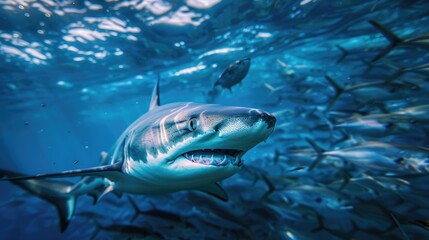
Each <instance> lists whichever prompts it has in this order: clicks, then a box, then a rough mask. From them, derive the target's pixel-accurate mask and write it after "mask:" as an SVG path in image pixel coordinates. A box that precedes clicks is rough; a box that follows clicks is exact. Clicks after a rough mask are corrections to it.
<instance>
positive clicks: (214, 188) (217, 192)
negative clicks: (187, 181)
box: [196, 183, 228, 201]
mask: <svg viewBox="0 0 429 240" xmlns="http://www.w3.org/2000/svg"><path fill="white" fill-rule="evenodd" d="M196 189H197V190H199V191H202V192H205V193H207V194H210V195H212V196H214V197H217V198H219V199H220V200H222V201H228V195H227V194H226V192H225V190H223V188H222V187H221V186H220V185H219V183H213V184H209V185H205V186H200V187H197V188H196Z"/></svg>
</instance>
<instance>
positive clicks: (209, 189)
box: [0, 78, 276, 232]
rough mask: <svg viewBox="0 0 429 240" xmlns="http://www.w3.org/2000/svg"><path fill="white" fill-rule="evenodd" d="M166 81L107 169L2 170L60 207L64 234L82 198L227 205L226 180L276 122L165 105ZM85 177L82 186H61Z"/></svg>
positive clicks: (236, 111) (233, 110)
mask: <svg viewBox="0 0 429 240" xmlns="http://www.w3.org/2000/svg"><path fill="white" fill-rule="evenodd" d="M159 81H160V80H159V78H158V80H157V82H156V85H155V87H154V89H153V93H152V97H151V101H150V106H149V111H148V112H147V113H145V114H143V115H142V116H141V117H140V118H138V119H137V120H136V121H135V122H133V123H132V124H131V125H130V126H129V127H128V128H127V129H126V130H125V131H124V132H123V133H122V135H121V136H120V137H119V138H118V139H117V141H116V142H115V144H114V145H113V147H112V148H111V150H110V151H109V152H102V154H101V160H100V165H99V166H97V167H92V168H86V169H75V170H68V171H63V172H58V173H47V174H38V175H32V176H25V175H22V174H19V173H15V172H11V171H8V170H0V179H1V180H2V181H9V182H11V183H12V184H15V185H17V186H19V187H21V188H23V189H24V190H26V191H28V192H30V193H32V194H33V195H36V196H38V197H40V198H42V199H44V200H46V201H48V202H50V203H52V204H53V205H54V206H55V207H56V208H57V211H58V214H59V219H60V229H61V232H63V231H65V230H66V228H67V226H68V225H69V222H70V220H71V219H72V217H73V213H74V211H75V205H76V200H77V198H78V197H79V196H81V195H89V196H91V197H93V199H94V204H95V203H97V202H98V201H99V200H100V199H101V198H102V197H103V196H105V195H106V194H108V193H115V194H116V195H118V196H121V195H122V194H123V193H129V194H146V195H153V194H165V193H171V192H177V191H182V190H199V191H202V192H205V193H208V194H210V195H213V196H215V197H217V198H219V199H221V200H224V201H227V200H228V195H227V193H226V192H225V191H224V190H223V188H222V187H221V185H220V184H219V182H220V181H222V180H224V179H226V178H228V177H230V176H232V175H233V174H235V173H237V172H238V171H239V170H240V169H241V168H242V166H243V162H244V161H243V159H242V157H243V155H244V154H245V153H246V152H247V151H248V150H250V149H251V148H253V147H254V146H256V145H257V144H258V143H260V142H262V141H265V140H266V139H267V138H268V137H269V136H270V134H271V133H272V132H273V130H274V127H275V123H276V118H275V117H274V116H273V115H271V114H270V113H268V112H265V111H262V110H259V109H255V108H247V107H237V106H225V105H217V104H200V103H194V102H175V103H170V104H165V105H160V98H159ZM67 177H81V179H80V180H79V181H78V182H76V183H72V182H67V181H60V180H62V179H52V178H67Z"/></svg>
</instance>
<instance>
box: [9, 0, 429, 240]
mask: <svg viewBox="0 0 429 240" xmlns="http://www.w3.org/2000/svg"><path fill="white" fill-rule="evenodd" d="M427 9H429V3H428V2H427V1H425V0H420V1H418V0H416V1H409V0H402V1H400V0H373V1H364V2H363V1H355V0H333V1H322V0H299V1H295V0H289V1H287V0H285V1H282V0H272V1H270V0H253V1H250V0H247V1H245V0H238V1H225V0H224V1H221V0H207V1H202V0H185V1H174V0H173V1H158V0H129V1H119V0H107V1H94V0H92V1H67V0H66V1H62V0H58V1H52V0H41V1H30V0H16V1H15V0H4V1H0V72H1V74H0V79H1V80H0V116H1V118H0V123H1V124H0V128H1V131H0V150H1V151H0V152H1V153H2V156H1V157H0V169H5V170H9V171H14V172H19V173H22V174H25V175H34V174H39V173H50V172H60V171H65V170H70V169H81V168H89V167H94V166H97V165H98V163H99V159H100V153H101V152H102V151H108V150H109V149H110V148H111V147H112V145H113V144H114V142H115V141H116V139H117V138H118V137H119V136H120V135H121V133H122V132H123V131H124V130H125V129H126V128H127V127H128V126H129V125H130V124H131V123H132V122H133V121H134V120H135V119H137V118H138V117H139V116H141V115H142V114H144V113H145V112H147V110H148V106H149V102H150V96H151V93H152V88H153V87H154V85H155V83H156V80H157V78H158V75H159V76H160V79H161V80H160V99H161V104H166V103H172V102H180V101H183V102H201V103H205V102H207V100H208V94H209V91H211V90H212V89H213V85H214V83H215V82H216V80H217V79H218V78H219V76H220V75H221V73H222V72H223V71H224V70H225V69H226V68H227V67H228V66H229V65H230V64H232V63H233V62H234V61H236V60H238V59H243V58H251V66H250V70H249V72H248V74H247V76H246V77H245V78H244V79H243V80H242V82H241V83H240V84H237V85H235V86H233V87H232V89H231V91H229V90H227V89H223V90H222V91H221V93H220V95H219V96H217V97H216V98H215V99H214V102H215V103H218V104H223V105H237V106H244V107H252V108H260V109H263V110H265V111H268V112H271V113H272V114H274V115H275V116H276V118H277V123H276V127H275V131H274V133H273V134H272V135H271V136H270V137H269V138H268V139H267V141H265V142H262V143H260V144H259V145H258V146H256V147H255V148H253V149H252V150H251V151H249V152H248V153H247V154H246V155H245V156H244V164H245V166H244V167H243V169H242V170H241V171H240V172H239V173H237V174H236V175H234V176H232V177H230V178H228V179H226V180H225V181H223V182H222V186H223V187H224V189H225V191H226V192H227V193H228V195H229V198H230V200H229V201H228V202H222V201H220V200H218V199H216V198H213V197H211V196H208V195H205V194H203V193H199V192H196V191H182V192H177V193H171V194H165V195H160V196H143V195H131V194H130V195H128V194H126V195H125V196H123V197H121V198H118V197H116V196H115V195H114V194H109V195H107V196H106V197H104V198H103V199H102V200H101V201H100V202H99V203H98V204H97V205H95V206H94V205H93V204H92V199H91V198H89V197H86V196H82V197H80V198H79V200H78V202H77V206H76V212H75V215H74V217H73V219H72V221H71V223H70V225H69V226H68V228H67V230H66V231H65V232H64V233H61V232H60V229H59V218H58V216H57V212H56V210H55V207H54V206H53V205H51V204H50V203H48V202H46V201H43V200H41V199H40V198H38V197H37V196H34V195H32V194H29V193H28V192H26V191H25V190H23V189H21V188H19V187H18V186H16V185H13V184H11V183H9V182H7V181H2V182H0V189H1V192H2V194H1V195H0V213H1V214H0V225H1V226H2V227H1V228H0V238H1V239H77V238H80V239H91V238H92V239H111V238H116V239H134V238H137V239H140V238H145V237H147V238H156V239H158V238H165V239H221V238H222V239H354V238H355V239H363V238H367V239H383V238H389V239H390V238H393V239H416V238H422V239H425V238H428V236H429V234H428V231H427V230H428V226H429V223H428V220H429V219H428V210H429V209H428V207H427V199H428V197H429V195H428V190H429V186H428V185H427V180H428V179H429V177H428V176H427V173H428V161H429V141H428V139H429V138H428V130H429V129H428V122H429V105H428V104H429V100H428V99H429V92H428V90H429V89H428V88H429V86H428V76H429V71H428V70H429V66H428V64H427V62H428V59H429V58H428V57H429V56H428V49H429V27H428V26H429V15H428V11H427ZM66 180H71V181H77V180H78V179H73V178H72V179H66ZM133 203H136V204H137V205H138V208H139V209H140V210H141V213H139V214H138V215H135V213H136V210H135V208H133Z"/></svg>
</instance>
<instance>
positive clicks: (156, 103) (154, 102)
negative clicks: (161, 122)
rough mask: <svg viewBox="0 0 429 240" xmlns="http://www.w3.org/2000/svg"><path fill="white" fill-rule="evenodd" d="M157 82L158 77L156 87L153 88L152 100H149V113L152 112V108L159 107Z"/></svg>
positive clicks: (157, 82)
mask: <svg viewBox="0 0 429 240" xmlns="http://www.w3.org/2000/svg"><path fill="white" fill-rule="evenodd" d="M159 80H160V76H159V75H158V80H157V81H156V85H155V87H154V88H153V92H152V98H151V100H150V105H149V111H152V110H153V109H154V108H156V107H158V106H159Z"/></svg>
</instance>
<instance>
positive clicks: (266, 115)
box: [261, 112, 276, 128]
mask: <svg viewBox="0 0 429 240" xmlns="http://www.w3.org/2000/svg"><path fill="white" fill-rule="evenodd" d="M261 115H262V116H261V118H262V120H263V121H264V122H266V123H267V125H268V128H273V127H274V125H275V124H276V118H275V117H274V116H273V115H271V114H269V113H267V112H262V113H261Z"/></svg>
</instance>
